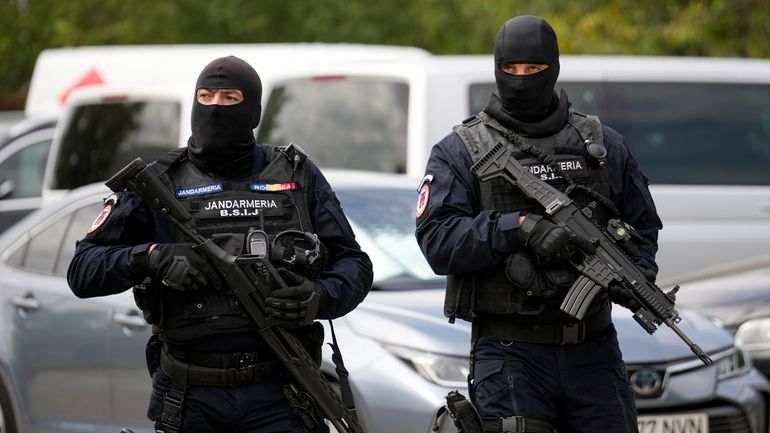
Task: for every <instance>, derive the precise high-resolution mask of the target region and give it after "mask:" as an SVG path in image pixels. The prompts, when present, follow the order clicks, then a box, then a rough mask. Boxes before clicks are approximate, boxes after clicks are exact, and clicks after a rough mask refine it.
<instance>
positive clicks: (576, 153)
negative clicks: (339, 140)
mask: <svg viewBox="0 0 770 433" xmlns="http://www.w3.org/2000/svg"><path fill="white" fill-rule="evenodd" d="M453 131H454V132H455V133H456V134H457V135H458V136H459V137H460V138H461V139H462V141H463V143H464V144H465V146H466V148H467V150H468V152H469V154H470V156H471V159H472V160H473V162H474V163H475V162H476V161H478V160H479V159H480V158H481V157H482V156H484V155H485V154H486V153H487V152H488V151H489V150H490V149H491V148H492V147H493V146H494V145H495V144H497V143H499V142H502V143H506V144H509V145H512V146H513V148H514V149H515V150H514V153H513V155H514V157H515V158H516V159H517V160H518V161H520V162H521V163H522V164H523V165H524V166H526V167H528V168H529V169H530V171H531V172H532V173H533V174H535V175H537V176H539V177H540V178H541V179H542V180H544V181H546V182H548V183H549V184H551V185H552V186H554V187H556V188H558V189H559V190H562V191H564V190H565V189H566V188H567V187H568V186H571V188H570V191H571V192H570V194H569V195H570V197H571V198H572V199H573V200H575V202H576V203H577V204H578V205H579V206H580V207H582V208H583V209H584V211H585V212H586V213H587V214H589V215H590V217H591V218H592V219H593V220H594V222H595V223H600V224H606V221H607V220H608V219H609V217H610V216H611V214H612V212H613V211H612V210H611V209H613V208H614V206H613V205H612V204H611V202H610V200H609V196H610V190H609V183H608V180H607V175H606V172H605V169H604V167H603V162H604V160H603V157H604V155H597V152H595V148H591V149H590V152H589V144H590V145H593V146H596V144H595V143H602V140H603V137H602V133H601V124H600V123H599V120H598V118H596V117H595V116H586V115H584V114H581V113H576V112H570V116H569V121H568V122H567V123H566V124H565V126H564V127H563V128H562V129H561V130H559V131H558V132H556V133H555V134H553V135H551V136H548V137H540V138H525V137H521V136H519V135H516V134H515V133H513V132H512V131H510V130H508V129H507V128H505V127H504V126H502V125H501V124H500V123H499V122H498V121H496V120H495V119H493V118H491V117H490V116H489V115H488V114H486V113H484V112H481V113H479V114H478V115H477V116H474V117H471V118H470V119H467V120H466V121H464V122H463V123H462V124H460V125H457V126H455V127H454V128H453ZM479 190H480V191H479V192H480V201H481V202H480V210H497V211H501V212H513V211H519V212H522V213H527V212H536V213H542V207H541V206H540V205H539V204H538V203H537V202H536V201H534V200H532V199H530V198H528V197H526V196H525V195H524V194H523V193H521V192H520V191H519V189H518V188H516V187H515V186H513V185H511V184H509V183H508V182H506V181H504V180H502V179H494V180H491V181H488V182H480V183H479ZM608 207H609V208H608ZM521 254H522V255H519V254H515V255H514V256H512V257H517V258H521V257H526V258H525V260H527V261H528V262H527V263H528V264H527V266H530V267H531V268H532V269H530V271H531V272H533V273H534V275H536V278H539V280H537V281H538V282H539V283H538V284H536V285H534V284H533V285H524V284H521V285H517V284H514V283H513V282H512V279H511V278H509V277H508V276H506V267H507V266H510V265H511V264H510V263H509V262H510V261H511V258H509V260H507V261H505V262H503V263H500V264H498V265H495V266H493V267H491V268H488V269H484V270H482V271H480V272H477V273H471V274H454V275H449V276H448V281H447V294H446V300H445V305H444V313H445V314H446V315H447V317H449V318H450V321H451V320H453V319H454V317H460V318H461V319H464V320H471V319H472V318H474V317H476V316H479V315H481V316H484V317H490V318H501V319H511V318H512V317H511V316H510V315H512V314H513V315H518V316H519V317H520V318H521V316H530V317H533V316H536V315H537V316H539V318H538V319H533V320H534V321H540V320H545V321H550V320H559V319H558V317H559V316H560V313H559V311H558V306H559V304H560V303H561V301H562V299H563V297H564V295H565V294H566V291H567V289H568V288H569V287H570V286H571V285H572V283H573V282H574V279H575V278H576V277H577V275H576V274H575V271H574V270H573V269H572V266H571V265H570V264H569V263H566V262H563V261H561V262H560V261H558V260H555V261H549V260H547V259H545V260H540V259H535V258H532V257H529V256H526V255H528V254H529V253H527V252H522V253H521ZM514 269H515V268H514ZM509 272H511V271H510V269H509ZM535 287H537V289H535ZM525 320H526V318H525Z"/></svg>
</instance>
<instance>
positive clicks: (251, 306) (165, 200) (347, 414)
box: [105, 158, 364, 433]
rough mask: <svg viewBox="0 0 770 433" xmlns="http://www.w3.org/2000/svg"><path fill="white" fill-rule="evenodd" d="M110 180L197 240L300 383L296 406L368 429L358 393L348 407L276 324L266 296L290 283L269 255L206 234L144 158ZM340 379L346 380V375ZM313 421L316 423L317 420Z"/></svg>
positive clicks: (352, 428) (347, 427) (345, 427)
mask: <svg viewBox="0 0 770 433" xmlns="http://www.w3.org/2000/svg"><path fill="white" fill-rule="evenodd" d="M105 184H106V185H107V187H109V188H110V189H111V190H112V191H115V192H119V191H123V189H124V188H127V189H128V190H129V191H132V192H134V193H135V194H137V195H138V196H139V197H140V198H141V199H142V200H143V201H144V202H145V203H147V204H148V205H150V206H151V207H152V208H154V209H155V210H157V211H158V212H159V213H160V214H161V215H162V216H163V217H165V218H166V219H167V220H168V221H169V222H170V223H172V224H173V225H174V226H176V228H177V229H178V230H179V231H181V232H182V233H184V234H185V235H186V236H187V237H189V238H190V239H191V240H192V242H193V243H195V244H197V249H198V251H201V253H202V254H204V255H205V256H206V257H207V258H208V259H209V261H210V262H211V263H212V264H213V265H214V267H215V268H216V269H217V270H218V271H219V273H220V274H221V275H222V277H223V278H224V280H225V281H226V283H227V285H228V287H229V288H230V289H231V290H232V292H233V293H234V294H235V296H236V297H237V298H238V300H239V301H240V303H241V305H243V307H244V308H245V309H246V311H247V313H248V314H249V316H251V319H252V320H254V322H255V323H256V324H257V327H258V332H259V334H260V336H261V337H262V339H263V340H264V341H265V343H266V344H267V345H268V346H269V347H270V349H271V350H272V351H273V353H274V354H275V355H276V357H277V358H278V360H279V362H280V363H281V364H282V365H283V366H284V367H285V368H286V370H287V371H288V372H289V374H290V375H291V377H292V378H293V379H294V384H292V385H290V387H289V388H288V389H285V390H284V393H289V394H290V395H287V397H289V401H290V404H291V405H292V406H293V407H295V408H296V409H307V408H312V407H314V408H317V409H318V411H319V412H320V414H321V415H322V416H323V417H324V418H325V419H327V420H329V421H330V422H331V423H332V424H333V425H334V427H335V428H336V429H337V431H339V432H340V433H364V430H363V428H362V427H361V425H360V424H359V423H358V419H357V417H356V413H355V407H354V405H353V404H352V397H351V398H349V400H350V401H351V404H349V406H350V407H348V406H347V405H346V404H345V402H343V400H342V399H341V398H340V396H339V395H338V392H337V391H335V389H334V388H333V387H332V386H331V384H330V383H329V381H328V380H327V379H326V377H325V376H324V375H323V374H322V373H321V372H320V370H319V369H318V368H317V367H316V364H315V362H314V361H313V358H312V356H311V355H310V354H309V353H308V352H307V350H306V349H305V347H304V346H303V345H302V343H301V342H300V341H299V340H298V339H297V337H296V336H294V335H293V334H292V333H290V332H289V331H287V330H286V329H284V328H282V327H280V326H278V325H276V324H275V322H274V321H272V320H271V319H270V318H269V316H267V315H266V314H265V301H264V300H265V298H267V297H268V296H269V295H270V292H271V291H272V287H275V288H276V289H277V288H279V287H283V288H285V287H286V283H285V282H284V281H283V279H282V278H281V276H280V274H278V272H277V271H276V269H275V268H274V267H273V265H272V264H271V263H270V261H269V260H268V259H267V257H265V256H264V255H255V254H244V255H240V256H233V255H230V254H228V253H227V252H225V251H224V250H223V249H222V248H220V247H219V246H218V245H216V244H215V243H214V242H213V241H212V240H211V239H208V238H206V237H203V236H202V235H200V234H199V233H198V232H197V231H196V230H195V229H194V228H193V227H192V226H191V225H190V220H191V216H190V214H189V213H188V212H187V210H186V209H185V208H184V207H183V206H182V205H181V204H180V203H179V201H177V199H176V198H175V197H174V195H173V194H172V193H171V192H170V191H169V189H168V187H167V186H166V185H165V184H164V183H163V182H162V181H161V180H160V178H159V177H158V175H157V173H156V172H155V170H154V169H153V167H152V166H147V165H146V164H145V163H144V161H142V159H141V158H137V159H135V160H133V161H132V162H131V163H129V164H128V165H127V166H126V167H124V168H123V169H122V170H120V171H119V172H118V173H117V174H115V175H114V176H113V177H112V178H110V179H109V180H108V181H107V182H106V183H105ZM336 355H337V354H336ZM338 368H339V367H338ZM343 368H344V367H343ZM341 376H342V375H341ZM340 379H341V380H343V378H342V377H341V378H340ZM294 385H296V386H294ZM299 415H300V417H301V418H302V419H303V422H305V423H306V425H307V423H310V422H312V421H311V420H309V419H308V417H307V416H305V417H302V414H299ZM305 415H306V413H305ZM307 427H308V428H309V429H311V428H312V427H313V426H312V425H307Z"/></svg>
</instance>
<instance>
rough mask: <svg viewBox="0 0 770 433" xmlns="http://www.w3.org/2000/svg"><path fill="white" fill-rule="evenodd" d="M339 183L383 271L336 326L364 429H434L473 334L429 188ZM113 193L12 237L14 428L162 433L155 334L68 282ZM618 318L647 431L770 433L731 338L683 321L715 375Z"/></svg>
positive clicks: (114, 300)
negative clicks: (449, 275)
mask: <svg viewBox="0 0 770 433" xmlns="http://www.w3.org/2000/svg"><path fill="white" fill-rule="evenodd" d="M326 175H327V177H328V178H329V180H330V182H331V183H332V185H333V187H334V189H335V191H336V192H337V193H338V195H339V197H340V200H341V202H342V204H343V207H344V209H345V211H346V213H347V215H348V217H349V219H350V221H351V224H352V225H353V228H354V230H355V232H356V234H357V238H358V240H359V242H360V243H361V245H362V247H363V248H364V250H365V251H367V252H368V253H369V254H370V255H371V257H372V261H373V263H374V271H375V287H374V288H373V290H372V292H371V293H370V294H369V296H368V297H367V299H366V300H365V301H364V302H363V303H362V304H361V306H359V308H357V309H356V310H355V311H354V312H352V313H350V314H348V315H347V316H345V317H344V318H341V319H339V320H336V321H335V330H336V334H337V338H338V340H339V344H340V346H341V349H342V352H343V355H344V357H345V363H346V366H347V368H348V369H349V371H350V374H351V382H352V386H353V391H354V394H355V397H356V403H357V407H358V412H359V414H360V417H361V421H362V423H363V424H364V425H365V426H366V429H367V431H368V432H369V433H385V432H388V433H391V432H400V433H401V432H404V433H426V432H428V431H429V429H430V427H431V421H432V416H433V414H434V412H435V411H436V409H437V408H438V407H439V406H440V405H442V404H443V402H444V396H445V395H446V394H447V393H448V392H449V391H451V390H455V389H459V390H461V391H462V390H464V388H465V375H466V373H467V368H468V359H467V354H468V350H469V340H470V332H469V327H468V325H467V324H466V323H456V324H449V323H447V321H446V319H445V318H444V317H443V316H442V314H441V304H442V301H443V287H444V279H443V278H439V277H436V276H435V275H434V274H433V273H432V272H431V271H430V269H429V268H428V266H427V264H426V263H425V261H424V259H423V258H422V255H421V254H420V252H419V250H418V248H417V245H416V242H415V240H414V235H413V231H414V216H413V215H414V205H415V201H416V192H415V187H416V182H414V181H413V180H408V179H404V178H401V177H398V176H396V175H393V176H386V175H371V174H365V173H357V172H344V173H343V172H333V171H327V172H326ZM106 195H108V191H107V189H106V188H105V187H104V186H103V185H98V184H96V185H90V186H87V187H83V188H80V189H78V190H75V191H73V192H71V193H70V194H69V195H67V196H66V199H65V200H62V201H60V202H57V203H56V204H52V205H50V206H47V207H45V208H43V209H41V210H39V211H36V212H35V213H34V214H32V215H30V216H29V217H28V218H26V219H24V220H23V221H21V222H20V223H19V224H17V225H15V226H13V227H11V228H10V229H9V230H8V231H7V232H6V233H4V234H3V235H2V236H0V305H2V311H1V312H0V321H2V323H1V324H0V382H1V383H0V408H2V421H3V425H2V426H0V431H2V432H9V433H19V432H25V433H53V432H56V433H64V432H72V433H75V432H77V433H82V432H115V433H117V432H118V431H119V430H120V428H121V427H123V426H127V427H130V428H131V429H133V430H134V431H135V432H137V433H140V432H141V433H150V432H152V429H151V425H150V422H149V421H147V419H146V418H145V410H146V405H147V400H148V397H149V392H150V378H149V376H148V374H147V371H146V368H145V360H144V345H145V342H146V340H147V338H148V337H149V334H150V328H149V327H148V326H147V324H146V323H145V321H144V320H143V319H142V315H141V313H140V311H139V310H138V309H137V307H136V305H135V304H134V301H133V298H132V295H131V292H130V291H128V292H124V293H121V294H117V295H113V296H108V297H103V298H93V299H86V300H82V299H77V298H75V296H74V295H73V294H72V293H71V291H70V289H69V287H68V286H67V283H66V281H65V278H64V276H65V274H66V269H67V266H68V263H69V261H70V259H71V257H72V254H73V249H74V243H75V241H76V240H77V239H79V238H81V237H82V236H83V235H84V234H85V232H86V228H87V227H88V226H89V225H90V224H91V222H92V221H93V219H94V217H95V216H96V215H97V213H98V211H99V210H100V209H101V200H102V198H103V197H105V196H106ZM613 314H614V320H615V323H616V326H617V328H618V331H619V332H618V333H619V335H620V341H621V346H622V349H623V352H624V354H625V359H626V361H627V363H628V367H629V374H630V375H631V383H632V384H633V387H634V391H635V392H636V395H637V405H638V408H639V413H640V415H641V417H640V427H641V429H642V430H641V431H642V432H645V433H646V432H652V433H657V432H662V431H668V432H677V433H679V432H681V433H685V432H687V433H692V432H699V433H705V432H709V433H723V432H755V433H756V432H766V431H767V429H768V427H767V401H768V400H767V398H768V382H767V380H766V379H765V378H764V377H763V376H762V375H761V374H759V373H758V372H757V371H756V370H755V369H754V368H752V367H751V365H750V364H749V362H748V361H747V360H746V358H745V357H744V356H743V353H742V352H741V350H740V349H738V348H736V347H735V345H734V344H733V339H732V336H731V335H730V334H729V333H727V332H726V331H724V330H722V329H720V328H719V327H717V326H716V325H715V324H714V323H712V322H711V321H710V320H709V319H707V318H705V317H703V316H700V315H697V314H695V313H691V312H685V313H683V315H684V320H683V322H682V324H681V326H682V329H683V330H684V331H685V332H687V333H688V334H689V335H690V337H692V339H693V340H694V341H695V342H697V343H698V344H700V345H701V347H702V348H703V349H704V350H706V351H707V352H708V353H709V354H710V355H711V357H712V358H713V359H714V360H715V363H714V365H711V366H708V367H706V366H703V365H702V364H701V363H700V361H698V360H697V359H696V358H695V357H694V356H693V355H692V353H691V352H690V351H689V350H688V349H687V348H686V347H685V346H684V345H683V344H682V343H681V341H680V340H679V339H678V337H676V336H675V335H674V334H673V333H672V332H670V331H669V330H668V329H660V330H658V331H657V332H656V333H655V334H653V335H652V336H650V335H648V334H646V333H645V332H644V331H643V330H642V329H641V327H639V326H638V325H637V324H636V323H635V322H634V321H633V320H632V318H631V316H630V314H629V313H628V312H626V311H624V310H622V309H619V308H616V309H615V311H614V312H613ZM327 337H328V333H327ZM327 349H328V347H327ZM330 359H331V357H330V353H325V359H324V363H323V365H322V369H323V371H324V372H325V373H326V374H327V375H328V376H329V377H330V378H332V380H333V378H334V377H335V374H334V369H333V366H332V364H331V362H330ZM441 431H444V432H446V431H452V428H451V425H450V423H444V424H442V426H441Z"/></svg>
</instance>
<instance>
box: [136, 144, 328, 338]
mask: <svg viewBox="0 0 770 433" xmlns="http://www.w3.org/2000/svg"><path fill="white" fill-rule="evenodd" d="M264 148H265V153H266V159H265V162H264V166H263V169H262V170H261V171H260V173H258V174H257V175H256V176H254V177H252V178H250V179H245V180H239V181H232V180H223V179H221V178H219V177H216V176H212V175H211V174H209V173H206V172H204V171H202V170H200V169H199V168H198V167H196V166H195V165H194V164H193V163H192V162H190V161H189V160H188V159H187V158H186V151H185V150H184V149H180V150H176V151H173V152H171V153H169V154H168V155H166V156H165V157H162V158H160V159H159V160H158V162H157V164H158V165H160V166H161V170H160V171H161V173H162V179H163V180H164V182H165V183H166V184H167V185H168V186H169V188H171V189H172V191H174V193H175V195H176V197H177V199H178V200H179V201H180V203H182V204H183V205H184V206H185V207H186V208H187V210H188V211H189V212H190V214H191V216H192V221H191V225H192V226H193V227H195V229H196V230H197V231H198V232H199V233H200V234H202V235H203V236H205V237H208V238H212V239H213V240H214V242H216V243H217V244H218V245H220V246H221V247H222V248H223V249H225V250H227V251H228V252H229V253H230V254H234V255H235V254H241V253H242V252H243V251H242V250H243V244H244V239H245V235H246V233H248V231H249V230H250V229H252V228H253V229H261V230H264V231H265V232H266V233H267V235H268V238H269V240H270V242H272V240H273V239H274V237H275V236H276V235H277V234H278V233H280V232H283V231H285V230H300V231H307V232H311V233H313V232H314V230H313V226H312V223H311V220H310V214H309V210H308V203H307V192H306V187H307V184H308V179H307V178H308V173H307V170H306V169H305V165H304V164H295V163H294V162H293V161H290V159H289V158H288V157H287V156H286V155H285V154H284V153H283V152H282V149H283V148H281V147H276V146H267V145H265V146H264ZM164 166H165V167H164ZM177 241H178V242H189V240H188V239H185V237H184V234H183V233H181V232H178V234H177ZM147 292H148V293H147V295H150V294H151V296H152V298H153V299H146V296H147V295H145V299H140V296H137V304H140V303H142V304H144V305H139V306H140V308H142V310H143V312H144V313H145V318H147V320H148V322H150V323H152V324H153V325H154V326H155V328H156V330H160V331H162V332H163V333H164V334H165V335H166V337H167V338H168V340H169V341H170V342H173V343H176V344H185V343H190V342H194V341H203V340H206V339H208V338H211V337H216V336H218V335H224V334H231V333H233V332H237V333H242V332H256V329H255V325H254V323H253V321H252V320H251V319H250V318H249V317H248V315H247V314H246V311H245V310H244V308H243V307H242V306H241V305H240V304H239V303H238V301H237V299H236V298H235V296H234V295H233V294H232V293H230V292H229V291H225V292H217V291H214V290H207V291H203V292H184V293H182V292H176V291H174V290H169V289H167V288H165V289H164V288H162V287H150V288H149V290H147ZM136 294H137V291H136V290H135V295H136Z"/></svg>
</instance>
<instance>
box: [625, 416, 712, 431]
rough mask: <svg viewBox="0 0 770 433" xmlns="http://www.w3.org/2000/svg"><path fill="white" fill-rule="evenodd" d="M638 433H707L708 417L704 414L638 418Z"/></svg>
mask: <svg viewBox="0 0 770 433" xmlns="http://www.w3.org/2000/svg"><path fill="white" fill-rule="evenodd" d="M637 423H638V424H639V433H708V431H709V417H708V415H706V414H705V413H687V414H672V415H655V416H640V417H638V419H637Z"/></svg>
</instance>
